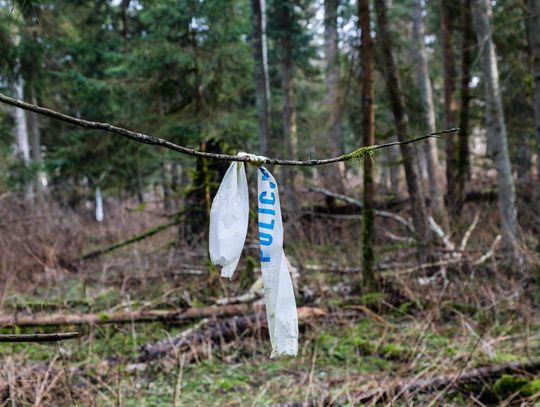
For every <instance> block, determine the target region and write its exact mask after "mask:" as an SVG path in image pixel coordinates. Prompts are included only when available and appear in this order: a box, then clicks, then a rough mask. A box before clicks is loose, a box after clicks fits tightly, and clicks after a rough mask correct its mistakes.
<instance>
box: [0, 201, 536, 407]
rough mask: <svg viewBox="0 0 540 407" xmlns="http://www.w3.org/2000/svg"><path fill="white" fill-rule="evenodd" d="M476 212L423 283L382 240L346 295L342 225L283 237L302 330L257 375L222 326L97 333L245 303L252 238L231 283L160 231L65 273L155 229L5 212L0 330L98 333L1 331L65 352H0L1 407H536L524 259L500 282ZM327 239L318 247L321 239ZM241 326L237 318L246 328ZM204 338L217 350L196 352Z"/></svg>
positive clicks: (532, 314) (496, 259) (119, 215)
mask: <svg viewBox="0 0 540 407" xmlns="http://www.w3.org/2000/svg"><path fill="white" fill-rule="evenodd" d="M475 205H476V206H475V207H471V208H468V209H469V210H468V211H466V212H465V215H464V216H463V217H462V219H461V222H462V223H461V224H460V225H458V227H456V230H457V231H456V232H455V233H454V235H453V236H452V239H453V241H455V243H456V246H460V245H461V243H463V238H464V236H465V235H467V232H468V231H470V234H469V237H470V238H469V239H468V241H466V242H465V243H466V247H464V248H462V250H461V251H460V256H461V257H459V258H457V257H456V256H455V254H451V253H450V254H449V253H447V252H448V250H446V252H445V250H444V249H443V250H442V251H441V254H440V258H439V260H438V264H439V265H438V266H432V267H429V268H428V267H424V268H419V267H417V266H414V264H415V262H414V248H413V247H411V245H410V243H409V242H407V241H403V240H400V241H397V240H395V239H394V240H390V239H386V238H385V237H384V235H383V236H381V237H380V238H379V239H380V241H379V246H378V253H379V255H378V256H379V264H380V265H381V273H382V275H384V276H385V277H384V284H383V288H382V290H381V293H377V294H371V295H363V296H362V295H358V294H354V292H352V291H351V289H350V287H352V286H354V284H355V282H356V281H357V279H358V272H357V271H355V269H354V268H351V265H357V264H358V252H359V251H358V249H357V248H355V244H354V242H355V241H358V240H359V235H360V230H359V227H358V223H359V221H358V219H356V220H355V219H354V218H350V219H344V220H340V221H339V222H338V221H336V220H335V219H329V220H324V219H322V220H316V221H315V220H313V219H311V220H308V222H309V224H306V223H304V224H302V227H300V226H298V225H297V226H294V227H292V228H290V230H289V231H288V232H287V233H289V235H292V236H295V237H299V238H291V239H289V240H287V239H286V246H287V247H286V250H287V253H288V254H289V257H290V259H291V261H292V264H293V267H292V269H293V274H294V275H295V279H296V286H297V302H298V305H299V306H302V307H310V309H316V310H318V313H316V314H315V317H313V315H312V317H308V318H306V319H304V320H302V319H301V327H300V331H301V333H300V344H299V354H298V356H297V357H296V358H279V359H270V357H269V355H270V344H269V340H268V337H267V333H266V327H265V326H264V324H261V325H256V326H251V327H250V328H249V329H241V328H240V327H238V329H237V330H233V334H232V335H228V334H226V333H225V331H223V329H222V328H223V326H222V325H220V324H222V323H223V321H226V320H230V318H231V317H230V316H227V317H215V318H214V317H208V316H207V317H206V318H200V319H196V318H194V319H192V320H190V321H180V322H179V321H172V320H170V321H168V322H146V323H138V322H137V321H136V320H132V321H127V322H125V323H106V322H109V321H107V319H108V318H109V315H110V314H111V313H112V312H123V311H137V310H185V309H188V308H189V309H195V308H196V309H202V308H200V307H208V306H211V307H213V308H212V309H218V308H220V307H225V306H226V305H220V304H219V303H220V300H223V299H224V298H227V299H229V300H231V299H234V298H235V297H236V296H238V295H242V294H245V293H246V292H248V290H249V289H250V287H253V283H254V282H255V281H256V280H257V277H258V269H257V257H256V255H257V253H256V250H255V249H256V244H254V243H253V242H252V241H251V240H250V238H249V236H254V233H253V232H254V231H250V235H249V236H248V242H247V244H246V246H247V249H246V255H245V256H244V258H243V259H242V262H241V264H240V266H239V269H238V270H237V274H236V276H235V278H234V279H233V281H232V282H231V281H228V280H227V281H225V280H221V279H219V278H217V277H216V276H217V272H216V270H213V269H210V268H209V267H208V260H207V255H206V249H205V248H204V245H203V244H202V243H201V241H202V240H201V241H199V242H194V243H192V244H190V245H187V244H185V245H181V246H179V245H178V239H179V237H178V233H179V232H178V229H177V228H176V227H173V228H169V229H168V230H167V231H164V232H162V233H159V234H158V235H156V236H154V237H151V238H148V239H145V240H143V241H141V242H139V243H136V244H132V245H128V246H126V247H124V248H121V249H119V250H116V251H113V252H111V253H108V254H105V255H102V256H99V257H98V258H95V259H90V260H87V261H85V262H76V261H75V260H74V258H75V257H77V256H80V254H82V253H88V252H89V251H92V250H95V249H96V248H99V247H105V246H108V245H109V244H111V243H114V242H117V241H121V240H123V239H126V238H128V237H130V236H132V235H135V234H137V233H139V232H140V231H142V230H147V229H149V228H151V227H152V226H155V225H156V224H159V223H163V217H162V215H161V214H159V211H152V210H151V209H152V208H150V209H149V208H135V209H134V210H132V209H130V210H129V211H126V206H128V207H129V205H125V204H124V205H120V204H118V203H115V204H112V203H111V204H110V207H109V208H108V212H106V213H107V214H109V219H114V221H113V220H107V218H106V220H105V221H104V222H103V223H102V224H96V223H95V222H93V221H92V219H91V212H90V213H89V214H88V213H86V212H85V211H84V210H82V209H81V208H79V209H77V210H76V211H71V212H69V214H67V215H66V214H65V212H64V210H63V209H62V208H59V207H58V208H50V207H49V208H48V209H47V211H48V212H47V214H48V215H47V217H46V221H42V222H41V221H40V219H41V218H40V217H39V216H41V215H39V213H43V208H37V207H36V208H33V209H32V208H28V207H26V208H21V207H20V205H18V206H15V207H14V206H9V205H7V204H5V205H4V206H2V210H3V211H4V212H3V213H0V215H2V217H1V218H0V222H2V223H0V228H3V229H4V230H8V229H7V228H8V227H9V232H10V233H9V238H8V236H7V234H5V233H3V231H2V233H0V252H1V253H2V254H3V256H2V265H1V267H2V269H1V271H2V273H3V276H5V279H4V281H5V283H4V286H3V287H2V290H3V296H2V300H1V301H2V302H1V304H0V306H1V308H0V310H1V312H0V318H2V317H5V316H18V317H20V316H31V315H34V316H38V317H40V316H44V315H51V314H61V315H75V316H77V315H86V314H89V313H93V314H97V315H99V316H100V318H101V319H102V321H101V322H100V323H93V324H86V325H81V326H74V325H67V326H63V327H61V328H60V327H57V326H47V327H38V328H35V327H33V328H32V327H26V328H21V327H18V328H13V327H10V326H8V325H6V326H4V327H3V328H2V333H14V332H15V333H28V332H34V333H35V332H40V333H43V332H55V331H60V330H63V331H68V330H69V331H73V330H76V331H79V332H80V333H81V337H79V338H78V339H74V340H67V341H62V342H58V343H53V344H28V343H25V344H0V358H1V371H0V397H1V398H0V402H2V403H3V404H0V405H5V406H15V405H16V406H24V405H40V406H41V405H43V406H49V405H50V406H63V405H66V406H68V405H81V406H111V405H116V406H180V405H186V406H187V405H189V406H191V405H193V406H249V405H252V406H272V405H281V406H300V405H313V406H317V405H323V406H324V405H336V406H337V405H339V406H347V405H349V406H356V405H373V404H381V405H387V404H388V405H455V406H462V405H479V406H481V405H494V404H497V405H534V404H535V403H536V402H540V380H539V379H538V377H539V376H538V372H539V371H540V363H538V364H537V365H534V362H535V361H536V362H537V361H538V357H539V356H540V315H539V314H538V312H537V309H538V306H539V304H540V290H539V289H538V286H537V283H536V282H535V280H534V279H532V278H530V277H529V276H531V275H533V272H534V271H537V270H538V263H537V260H536V257H534V255H532V254H530V253H529V252H526V251H525V250H524V251H523V253H525V255H524V256H523V258H524V259H525V260H524V261H523V262H522V264H521V265H520V266H519V267H518V268H517V269H516V270H517V271H516V270H512V269H510V271H509V268H508V267H507V266H505V264H506V263H507V259H506V258H505V257H504V256H502V255H499V254H498V251H497V250H491V249H493V248H494V245H493V243H494V242H495V241H496V239H495V237H496V235H497V227H496V225H495V224H494V222H493V221H492V220H491V219H492V217H490V216H489V214H490V213H494V212H493V211H494V207H495V206H496V204H494V203H483V204H475ZM482 205H483V206H482ZM8 207H9V208H10V209H9V211H8V210H7V209H6V208H8ZM143 209H144V210H143ZM33 211H35V213H32V212H33ZM0 212H2V211H0ZM23 212H24V215H22V213H23ZM28 212H31V213H28ZM85 213H86V214H85ZM476 214H479V215H478V218H476ZM475 218H476V219H477V221H476V225H478V226H476V225H475V226H474V227H473V225H474V224H475ZM29 219H30V220H29ZM325 222H328V223H325ZM385 222H391V221H389V220H385V219H383V220H380V219H379V220H378V227H379V230H385V231H387V232H391V233H392V234H393V235H394V236H397V235H399V234H401V235H403V234H405V233H406V231H405V230H404V229H400V226H399V225H398V226H396V225H395V224H394V223H385ZM7 225H9V226H7ZM329 225H332V228H333V231H334V233H332V234H328V233H322V231H327V230H328V226H329ZM74 230H75V231H76V233H74V232H73V231H74ZM118 231H121V232H118ZM381 235H382V233H381ZM336 236H337V237H336ZM343 236H347V239H341V237H343ZM471 236H472V237H471ZM344 241H347V242H348V243H347V244H344V243H343V242H344ZM338 242H341V243H339V244H338ZM441 246H443V243H441ZM21 247H22V248H23V249H21ZM21 250H22V251H21ZM23 259H24V261H23ZM481 259H483V261H482V262H479V260H481ZM36 270H37V271H36ZM255 297H256V301H259V302H260V300H259V299H257V297H258V295H255ZM250 309H251V308H249V309H248V311H247V312H244V314H247V315H252V313H253V312H255V311H251V310H250ZM235 321H239V320H235ZM235 323H236V322H235ZM216 327H217V328H216ZM212 329H213V331H212ZM216 329H217V330H218V331H219V330H220V329H221V331H219V332H218V335H217V337H216V335H214V336H212V335H211V332H214V333H215V332H216ZM197 332H200V333H202V335H201V336H199V337H197V336H194V335H193V333H197ZM229 333H230V332H229ZM175 337H183V338H184V339H185V340H187V342H189V341H190V340H193V341H192V342H191V343H188V346H184V347H179V346H178V347H174V346H172V347H169V348H167V349H168V350H167V352H164V353H162V354H159V355H157V356H156V355H154V356H153V357H147V358H145V357H144V352H143V349H144V347H145V346H147V345H148V344H156V343H164V342H165V343H167V342H168V341H169V342H172V340H173V339H172V338H175ZM190 338H191V339H190ZM216 338H217V339H216ZM184 344H185V342H184ZM512 362H515V364H514V365H512V366H514V368H512V369H502V370H500V371H498V372H496V373H493V374H487V375H486V374H479V375H478V376H477V377H472V378H469V376H468V375H469V373H471V372H474V370H473V369H475V368H478V367H497V366H503V367H504V366H506V365H508V363H512ZM521 363H523V368H522V369H520V368H519V366H520V364H521ZM531 363H533V366H532V367H531ZM516 366H517V367H516ZM439 375H442V376H441V377H439V379H441V380H439V381H435V382H433V383H431V384H430V385H425V386H422V385H421V384H422V383H424V381H425V380H428V381H429V380H430V379H432V378H434V377H438V376H439ZM473 376H474V375H473ZM464 379H467V380H464Z"/></svg>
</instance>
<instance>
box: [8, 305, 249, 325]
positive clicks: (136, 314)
mask: <svg viewBox="0 0 540 407" xmlns="http://www.w3.org/2000/svg"><path fill="white" fill-rule="evenodd" d="M252 308H253V307H251V306H250V305H225V306H220V307H215V306H208V307H200V308H186V309H178V310H164V309H158V310H141V311H118V312H101V313H96V314H92V313H90V314H60V313H59V314H45V313H43V314H42V313H39V314H32V315H20V314H16V315H0V327H7V326H18V327H38V326H39V327H45V326H59V325H74V326H81V325H105V324H131V323H146V322H160V321H161V322H170V323H184V322H187V321H192V320H197V319H201V318H210V317H223V316H234V315H244V314H246V313H249V312H251V311H252Z"/></svg>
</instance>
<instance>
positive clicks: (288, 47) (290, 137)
mask: <svg viewBox="0 0 540 407" xmlns="http://www.w3.org/2000/svg"><path fill="white" fill-rule="evenodd" d="M279 7H280V13H279V18H280V20H281V21H280V23H281V24H280V25H281V29H282V32H281V35H280V42H281V52H282V55H281V69H282V72H281V87H282V90H283V112H282V121H283V143H284V145H285V146H286V147H287V153H288V156H289V157H291V159H293V160H294V159H296V157H297V156H298V132H297V126H296V107H295V92H294V63H293V44H292V40H291V34H290V33H292V32H293V24H294V20H293V19H294V16H293V8H292V7H293V5H292V4H291V3H289V2H285V1H284V2H281V4H280V6H279ZM283 175H284V180H283V181H284V182H283V184H284V186H285V188H286V190H285V197H286V205H287V209H289V213H294V212H295V207H296V202H295V198H294V191H295V176H296V171H295V170H294V169H291V168H286V169H285V171H284V172H283Z"/></svg>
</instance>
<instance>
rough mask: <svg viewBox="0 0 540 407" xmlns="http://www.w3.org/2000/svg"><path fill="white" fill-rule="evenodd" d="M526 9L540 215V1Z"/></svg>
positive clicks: (533, 1)
mask: <svg viewBox="0 0 540 407" xmlns="http://www.w3.org/2000/svg"><path fill="white" fill-rule="evenodd" d="M527 7H528V12H529V18H528V20H529V21H528V31H529V48H530V52H531V56H532V73H533V77H534V120H535V125H536V145H537V157H536V165H537V171H536V173H537V175H536V176H537V180H536V202H537V208H536V210H537V213H538V214H540V0H528V2H527Z"/></svg>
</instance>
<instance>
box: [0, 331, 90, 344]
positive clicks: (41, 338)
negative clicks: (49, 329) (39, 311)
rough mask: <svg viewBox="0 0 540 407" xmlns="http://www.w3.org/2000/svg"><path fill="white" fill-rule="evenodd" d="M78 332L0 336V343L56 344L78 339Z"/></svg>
mask: <svg viewBox="0 0 540 407" xmlns="http://www.w3.org/2000/svg"><path fill="white" fill-rule="evenodd" d="M79 336H80V334H79V333H78V332H58V333H49V334H0V342H17V343H21V342H26V343H28V342H37V343H43V342H58V341H64V340H66V339H75V338H78V337H79Z"/></svg>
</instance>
